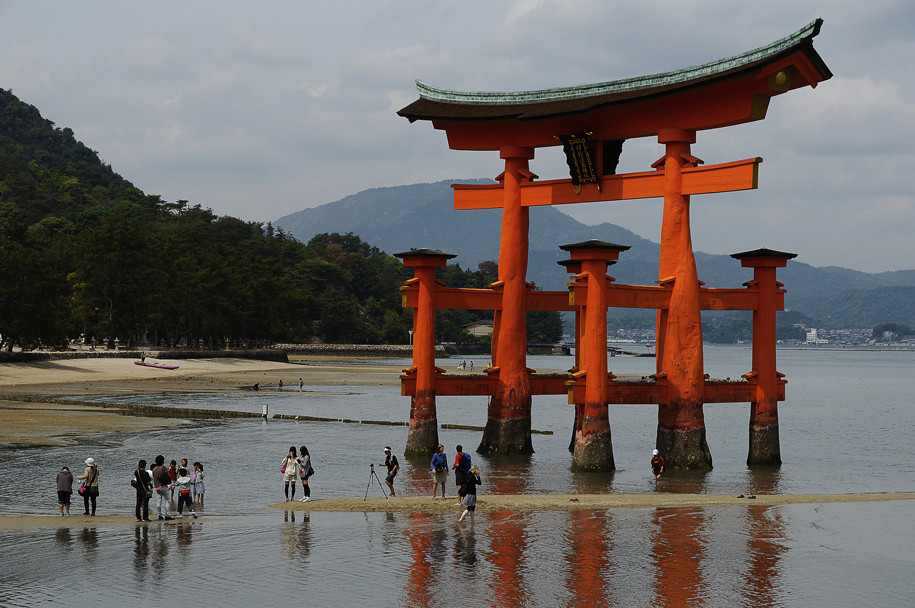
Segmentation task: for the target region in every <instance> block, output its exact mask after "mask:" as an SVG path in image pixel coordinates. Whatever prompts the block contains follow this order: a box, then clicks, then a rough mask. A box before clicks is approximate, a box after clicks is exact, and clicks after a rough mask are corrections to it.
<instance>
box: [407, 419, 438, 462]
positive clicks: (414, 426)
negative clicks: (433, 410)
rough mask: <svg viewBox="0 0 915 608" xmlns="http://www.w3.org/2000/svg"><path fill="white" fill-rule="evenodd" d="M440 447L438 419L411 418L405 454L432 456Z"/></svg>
mask: <svg viewBox="0 0 915 608" xmlns="http://www.w3.org/2000/svg"><path fill="white" fill-rule="evenodd" d="M437 449H438V419H436V418H432V419H431V420H415V421H414V420H411V421H410V430H409V431H408V433H407V447H405V448H404V451H403V453H404V456H430V457H431V455H432V454H434V453H435V451H436V450H437Z"/></svg>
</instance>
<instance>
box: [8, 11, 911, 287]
mask: <svg viewBox="0 0 915 608" xmlns="http://www.w3.org/2000/svg"><path fill="white" fill-rule="evenodd" d="M817 17H821V18H823V19H824V21H825V23H824V25H823V29H822V31H821V33H820V35H819V36H818V37H817V38H816V39H815V40H814V46H815V48H816V49H817V51H818V52H819V53H820V55H821V56H822V57H823V59H824V60H825V62H826V64H827V65H828V66H829V68H830V69H831V70H832V72H833V73H834V74H835V76H834V77H833V78H832V79H831V80H829V81H827V82H824V83H822V84H820V85H819V86H818V87H817V88H816V89H810V88H805V89H801V90H796V91H792V92H790V93H788V94H785V95H782V96H779V97H776V98H774V99H773V100H772V103H771V104H770V107H769V113H768V116H767V118H766V119H765V120H764V121H762V122H757V123H752V124H748V125H741V126H736V127H731V128H729V129H724V130H718V131H713V132H703V133H699V135H698V141H697V143H696V144H695V145H694V146H693V153H694V154H695V155H696V156H698V157H700V158H702V159H703V160H704V161H705V162H706V163H707V164H715V163H721V162H728V161H732V160H740V159H744V158H751V157H754V156H761V157H763V159H764V162H763V164H762V165H761V168H760V179H759V184H760V188H759V190H757V191H753V192H738V193H731V194H717V195H706V196H695V197H693V199H692V230H693V245H694V247H695V249H697V250H701V251H706V252H709V253H734V252H737V251H745V250H748V249H755V248H757V247H769V248H772V249H779V250H783V251H791V252H796V253H798V254H800V255H799V258H798V259H799V260H800V261H803V262H806V263H809V264H813V265H815V266H830V265H835V266H845V267H849V268H855V269H859V270H865V271H869V272H880V271H885V270H899V269H910V268H915V152H913V148H915V67H913V65H915V59H913V58H915V1H913V0H868V1H867V2H861V1H860V0H854V1H852V0H829V1H813V0H767V1H766V2H738V1H736V0H729V1H725V0H693V1H691V2H675V1H671V0H638V1H633V0H627V1H625V2H623V1H616V0H613V1H610V0H581V1H572V0H568V1H563V0H516V1H513V2H499V1H498V0H485V1H477V0H462V1H461V2H454V1H446V0H439V1H436V0H400V1H398V0H363V1H359V2H356V1H350V0H335V1H333V2H305V1H292V0H288V1H274V0H260V1H258V2H236V1H231V0H214V1H204V0H193V1H190V2H188V1H187V0H182V1H180V2H179V1H171V0H160V1H158V2H146V3H137V2H124V1H123V0H117V1H111V2H92V1H90V2H73V1H72V0H43V1H40V2H37V1H28V2H26V1H7V0H0V26H2V35H0V87H3V88H5V89H11V90H12V91H13V93H15V94H16V95H17V96H18V97H19V98H21V99H22V100H24V101H26V102H28V103H31V104H32V105H34V106H36V107H37V108H38V109H39V110H40V111H41V113H42V115H43V116H45V117H46V118H48V119H50V120H52V121H54V122H55V123H56V124H57V125H58V126H59V127H71V128H72V129H73V130H74V132H75V134H76V137H77V139H79V140H81V141H83V142H84V143H85V144H86V145H88V146H89V147H90V148H92V149H93V150H96V151H97V152H98V153H99V155H100V157H101V158H102V159H103V160H104V161H105V162H107V163H110V164H111V165H112V167H113V168H114V170H115V171H117V172H118V173H120V174H121V175H123V176H124V177H125V178H127V179H128V180H130V181H131V182H133V183H134V184H135V185H136V186H137V187H139V188H140V189H142V190H143V191H144V192H146V193H149V194H159V195H161V196H162V197H163V198H164V199H165V200H167V201H176V200H178V199H187V200H190V201H191V202H192V203H194V204H200V205H202V206H204V207H209V208H212V209H213V211H214V212H216V213H217V214H219V215H233V216H236V217H241V218H244V219H246V220H257V221H264V222H266V221H272V220H275V219H277V218H279V217H281V216H284V215H287V214H289V213H292V212H295V211H299V210H302V209H304V208H307V207H313V206H316V205H320V204H323V203H327V202H331V201H335V200H337V199H339V198H342V197H344V196H347V195H349V194H353V193H356V192H359V191H361V190H364V189H366V188H372V187H377V186H396V185H402V184H411V183H417V182H431V181H438V180H442V179H452V178H470V177H495V176H496V175H498V174H499V173H500V172H501V171H502V164H501V161H500V160H499V158H498V154H497V153H492V152H458V151H452V150H449V149H448V147H447V143H446V141H445V136H444V134H443V133H442V132H441V131H436V130H434V129H433V128H432V126H431V125H430V124H429V123H428V122H418V123H415V124H410V123H409V122H408V121H407V120H406V119H403V118H400V117H399V116H397V115H396V111H397V110H399V109H400V108H402V107H404V106H405V105H407V104H408V103H410V102H412V101H413V100H414V99H416V98H417V93H416V89H415V85H414V80H415V79H420V80H423V81H425V82H428V83H430V84H434V85H436V86H441V87H444V88H453V89H462V90H495V91H502V90H509V91H517V90H528V89H538V88H549V87H558V86H568V85H575V84H586V83H595V82H604V81H609V80H617V79H620V78H627V77H632V76H639V75H645V74H653V73H657V72H663V71H667V70H674V69H678V68H682V67H687V66H690V65H696V64H701V63H706V62H708V61H713V60H715V59H720V58H723V57H727V56H730V55H734V54H737V53H740V52H743V51H746V50H750V49H753V48H756V47H758V46H762V45H764V44H767V43H769V42H772V41H774V40H777V39H779V38H781V37H783V36H786V35H788V34H790V33H792V32H794V31H796V30H798V29H800V28H801V27H802V26H804V25H806V24H807V23H809V22H810V21H812V20H814V19H815V18H817ZM662 153H663V149H662V147H661V146H660V145H659V144H657V142H656V141H654V140H652V139H642V140H634V141H628V142H626V145H625V147H624V149H623V157H622V160H621V163H620V167H619V171H620V172H630V171H645V170H648V169H649V165H650V163H651V162H653V161H654V160H656V159H657V158H659V157H660V156H661V154H662ZM531 169H532V170H533V171H534V172H535V173H537V174H539V175H540V177H541V178H543V179H550V178H560V177H567V168H566V167H565V164H564V162H563V161H562V160H561V157H560V156H559V152H558V150H557V149H549V150H546V151H538V157H537V158H536V159H534V160H533V161H532V163H531ZM560 209H561V210H563V211H566V212H568V213H570V214H571V215H573V216H574V217H576V218H578V219H580V220H582V221H585V222H587V223H591V224H594V223H599V222H603V221H607V222H612V223H614V224H619V225H621V226H624V227H626V228H629V229H630V230H632V231H634V232H636V233H637V234H640V235H642V236H644V237H647V238H650V239H652V240H654V241H658V240H660V220H661V201H660V200H657V199H649V200H641V201H625V202H605V203H592V204H590V205H576V206H566V207H560Z"/></svg>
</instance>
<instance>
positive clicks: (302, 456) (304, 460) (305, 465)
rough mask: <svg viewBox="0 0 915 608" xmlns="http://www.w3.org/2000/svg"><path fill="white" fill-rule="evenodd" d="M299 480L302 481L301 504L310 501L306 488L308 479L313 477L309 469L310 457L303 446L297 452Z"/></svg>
mask: <svg viewBox="0 0 915 608" xmlns="http://www.w3.org/2000/svg"><path fill="white" fill-rule="evenodd" d="M298 462H299V478H300V479H301V480H302V502H308V501H309V500H311V488H310V487H309V486H308V478H309V477H311V476H312V475H314V473H315V470H314V469H313V468H311V455H310V454H309V453H308V448H306V447H305V446H304V445H303V446H302V447H301V449H300V450H299V461H298Z"/></svg>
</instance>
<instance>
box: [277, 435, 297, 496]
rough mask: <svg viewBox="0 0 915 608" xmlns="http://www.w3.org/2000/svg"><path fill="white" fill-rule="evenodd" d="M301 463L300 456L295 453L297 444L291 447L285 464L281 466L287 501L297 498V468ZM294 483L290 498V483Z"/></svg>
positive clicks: (284, 461)
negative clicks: (299, 461)
mask: <svg viewBox="0 0 915 608" xmlns="http://www.w3.org/2000/svg"><path fill="white" fill-rule="evenodd" d="M298 466H299V463H298V458H297V456H296V453H295V446H291V447H290V448H289V452H288V453H287V454H286V457H285V458H283V466H282V467H280V472H281V473H282V474H283V493H285V494H286V502H289V501H290V500H295V477H296V475H295V474H296V470H297V469H298ZM290 482H291V483H292V498H291V499H290V498H289V484H290Z"/></svg>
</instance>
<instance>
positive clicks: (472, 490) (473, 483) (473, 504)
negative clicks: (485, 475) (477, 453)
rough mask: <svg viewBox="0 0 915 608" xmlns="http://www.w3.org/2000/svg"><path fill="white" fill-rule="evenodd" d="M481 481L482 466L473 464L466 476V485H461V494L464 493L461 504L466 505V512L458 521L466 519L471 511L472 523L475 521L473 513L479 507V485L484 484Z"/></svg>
mask: <svg viewBox="0 0 915 608" xmlns="http://www.w3.org/2000/svg"><path fill="white" fill-rule="evenodd" d="M482 483H483V482H482V481H480V467H478V466H477V465H473V466H472V467H470V471H469V472H468V473H467V477H465V478H464V485H463V486H461V490H460V492H458V494H459V495H462V496H463V498H462V499H461V504H462V505H464V512H463V513H461V516H460V517H458V521H464V517H465V516H466V515H467V514H468V513H470V523H473V514H474V512H475V511H476V509H477V486H478V485H480V484H482Z"/></svg>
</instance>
